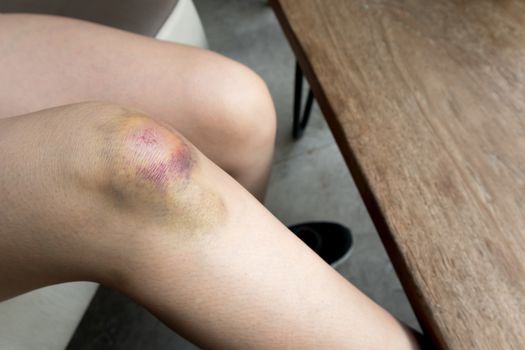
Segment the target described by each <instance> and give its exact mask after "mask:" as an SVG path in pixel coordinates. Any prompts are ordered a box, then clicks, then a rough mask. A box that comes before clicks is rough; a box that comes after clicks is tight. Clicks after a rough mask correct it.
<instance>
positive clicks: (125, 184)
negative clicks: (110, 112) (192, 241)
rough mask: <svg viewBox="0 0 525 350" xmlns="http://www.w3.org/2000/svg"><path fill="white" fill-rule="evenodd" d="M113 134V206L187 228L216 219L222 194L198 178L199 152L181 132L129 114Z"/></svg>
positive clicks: (147, 218)
mask: <svg viewBox="0 0 525 350" xmlns="http://www.w3.org/2000/svg"><path fill="white" fill-rule="evenodd" d="M117 134H118V136H117V137H118V138H119V141H118V142H117V146H116V149H115V151H114V152H112V153H113V154H114V155H116V161H115V162H114V164H113V174H112V175H111V178H112V181H111V186H110V187H111V192H112V200H113V201H114V202H115V205H116V206H118V207H120V208H122V209H125V210H127V211H128V212H131V213H133V214H134V215H142V214H144V217H145V219H146V220H152V221H154V222H155V223H156V224H159V225H162V224H169V225H171V226H177V227H184V229H185V231H188V230H190V231H192V230H196V229H197V228H201V227H202V226H210V225H212V224H214V223H216V222H219V221H220V218H221V217H222V214H223V211H224V204H223V202H222V199H221V197H220V196H219V195H218V194H217V193H216V192H215V191H214V190H213V189H211V188H209V187H207V186H205V185H204V184H203V183H202V181H199V177H201V176H202V174H200V173H199V175H197V174H196V173H197V169H198V158H199V155H198V152H197V151H196V150H195V149H194V148H193V147H192V146H191V145H190V144H189V143H188V142H187V141H186V140H185V139H184V138H183V137H182V136H180V135H179V134H177V133H176V132H174V131H172V130H170V129H168V128H167V127H165V126H163V125H161V124H159V123H157V122H156V121H153V120H152V119H149V118H147V117H144V116H131V117H129V118H128V119H127V120H126V122H125V123H124V125H123V126H122V128H121V130H120V132H118V133H117Z"/></svg>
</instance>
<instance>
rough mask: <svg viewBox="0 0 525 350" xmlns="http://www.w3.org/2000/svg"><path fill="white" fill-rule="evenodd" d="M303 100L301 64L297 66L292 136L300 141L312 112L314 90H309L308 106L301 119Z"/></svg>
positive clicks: (305, 107)
mask: <svg viewBox="0 0 525 350" xmlns="http://www.w3.org/2000/svg"><path fill="white" fill-rule="evenodd" d="M302 99H303V71H302V70H301V67H300V66H299V63H296V64H295V91H294V104H293V130H292V135H293V138H294V139H295V140H299V139H300V138H301V137H302V136H303V133H304V130H305V129H306V125H307V124H308V119H309V118H310V113H311V111H312V104H313V102H314V94H313V93H312V89H308V96H307V97H306V105H305V106H304V111H303V113H302V118H301V106H302Z"/></svg>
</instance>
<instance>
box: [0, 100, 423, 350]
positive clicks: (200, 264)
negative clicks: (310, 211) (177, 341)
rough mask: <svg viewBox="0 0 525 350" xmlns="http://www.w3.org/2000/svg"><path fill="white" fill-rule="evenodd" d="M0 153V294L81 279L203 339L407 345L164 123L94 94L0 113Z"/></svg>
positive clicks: (400, 332) (383, 317)
mask: <svg viewBox="0 0 525 350" xmlns="http://www.w3.org/2000/svg"><path fill="white" fill-rule="evenodd" d="M88 116H89V118H88ZM0 163H1V164H9V166H7V167H2V168H0V196H1V197H2V199H3V200H2V201H1V202H0V223H1V225H0V251H2V254H0V279H2V281H4V283H2V286H1V288H0V298H2V299H5V298H9V297H11V296H14V295H17V294H19V293H22V292H24V291H28V290H31V289H34V288H37V287H40V286H44V285H49V284H52V283H59V282H66V281H75V280H94V281H99V282H102V283H105V284H108V285H110V286H113V287H115V288H118V289H120V290H121V291H123V292H124V293H127V294H128V295H130V296H132V297H133V298H135V299H136V300H137V301H139V302H141V303H142V304H144V305H145V306H147V307H148V308H149V309H150V310H151V311H152V312H154V313H155V314H156V315H157V316H158V317H160V318H161V319H162V320H164V321H165V322H166V323H167V324H168V325H169V326H170V327H172V328H173V329H175V330H177V331H178V332H180V333H181V334H182V335H184V336H186V337H188V338H189V339H190V340H192V341H193V342H195V343H196V344H198V345H200V346H202V347H204V348H227V349H246V348H252V349H278V348H290V349H415V348H416V345H415V343H414V340H413V338H412V336H411V334H410V333H409V332H408V331H407V330H406V329H405V328H404V327H403V326H402V325H400V324H399V323H398V322H397V321H396V320H395V319H394V318H392V317H391V316H390V315H389V314H388V313H387V312H385V311H384V310H383V309H381V308H380V307H379V306H377V305H376V304H374V303H373V302H372V301H371V300H369V299H368V298H367V297H366V296H364V295H363V294H362V293H360V292H359V291H358V290H357V289H356V288H354V287H353V286H352V285H351V284H350V283H349V282H348V281H346V280H345V279H344V278H342V277H341V276H340V275H339V274H338V273H337V272H335V271H334V270H333V269H332V268H331V267H330V266H328V265H326V264H325V263H324V262H323V261H322V260H321V259H320V258H319V257H317V256H316V255H315V254H314V253H313V252H311V250H309V248H307V247H306V246H305V245H304V244H303V243H302V242H301V241H299V240H298V239H297V238H296V237H295V236H294V235H293V234H291V233H290V232H289V231H288V230H287V228H286V227H285V226H283V225H282V224H281V223H280V222H279V221H278V220H277V219H275V218H274V217H273V216H272V215H271V214H270V213H269V212H268V211H267V210H266V209H265V208H264V207H263V206H262V205H261V204H260V203H259V202H258V201H257V200H256V199H255V198H254V197H253V196H252V195H250V194H249V193H248V192H247V191H246V190H245V189H244V188H243V187H242V186H240V185H239V184H238V183H237V182H236V181H235V180H234V179H232V178H231V177H230V176H229V175H228V174H226V173H225V172H224V171H222V170H221V169H220V168H219V167H218V166H216V165H215V164H214V163H212V162H211V161H210V160H208V158H206V156H204V155H203V154H202V153H200V152H199V151H198V150H197V149H196V148H195V147H194V146H193V145H192V144H191V143H190V142H189V141H188V140H186V139H184V138H183V137H182V136H181V135H180V134H179V133H178V132H176V131H175V130H173V129H172V128H171V127H169V126H167V125H164V124H160V123H158V122H156V121H154V120H153V119H150V118H148V117H145V116H144V115H142V114H140V113H137V112H129V111H127V110H125V109H122V108H120V107H115V106H111V105H104V104H97V103H88V104H77V105H71V106H65V107H59V108H54V109H50V110H44V111H40V112H35V113H32V114H29V115H24V116H19V117H13V118H7V119H3V120H0Z"/></svg>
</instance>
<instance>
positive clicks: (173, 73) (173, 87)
mask: <svg viewBox="0 0 525 350" xmlns="http://www.w3.org/2000/svg"><path fill="white" fill-rule="evenodd" d="M0 77H2V80H1V82H0V118H2V117H9V116H13V115H20V114H24V113H29V112H32V111H35V110H39V109H43V108H49V107H52V106H57V105H63V104H69V103H75V102H80V101H88V100H101V101H113V102H117V103H120V104H123V105H126V106H130V107H133V108H137V109H140V110H143V111H145V112H146V113H148V114H150V115H153V116H155V118H158V119H159V120H160V121H164V122H166V123H168V124H169V125H171V126H173V127H176V128H177V130H179V132H181V133H182V134H183V135H184V136H185V137H186V138H188V139H189V140H190V141H191V142H192V143H193V144H195V145H196V146H197V147H198V148H199V149H200V150H201V151H202V152H203V153H204V154H205V155H206V156H207V157H209V158H210V159H211V160H212V161H213V162H215V163H216V164H218V165H219V166H220V167H221V168H223V169H224V170H225V171H227V172H228V173H229V174H230V175H232V176H233V177H234V178H235V179H236V180H237V181H239V182H240V183H241V184H242V185H243V186H245V187H246V188H247V189H248V190H249V191H250V192H252V193H253V194H255V195H256V196H257V197H259V198H262V197H263V193H264V188H265V185H266V180H267V176H268V170H269V165H270V163H271V158H272V153H273V147H274V138H275V124H276V123H275V112H274V108H273V104H272V101H271V98H270V95H269V93H268V90H267V88H266V86H265V84H264V82H263V81H262V80H261V79H260V78H259V77H258V76H257V75H256V74H255V73H253V72H252V71H251V70H249V69H248V68H246V67H245V66H243V65H241V64H239V63H236V62H234V61H232V60H230V59H227V58H225V57H223V56H220V55H218V54H215V53H212V52H210V51H206V50H202V49H198V48H192V47H189V46H184V45H177V44H173V43H167V42H161V41H158V40H155V39H152V38H147V37H143V36H139V35H135V34H131V33H127V32H124V31H121V30H117V29H113V28H109V27H105V26H101V25H97V24H92V23H88V22H84V21H79V20H74V19H67V18H61V17H51V16H39V15H5V14H4V15H1V14H0ZM88 117H89V116H88Z"/></svg>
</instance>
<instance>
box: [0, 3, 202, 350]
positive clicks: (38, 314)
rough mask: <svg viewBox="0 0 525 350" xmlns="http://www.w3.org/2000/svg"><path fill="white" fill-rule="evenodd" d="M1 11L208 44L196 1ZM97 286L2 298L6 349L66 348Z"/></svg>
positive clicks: (10, 6) (0, 333) (0, 344)
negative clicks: (72, 19)
mask: <svg viewBox="0 0 525 350" xmlns="http://www.w3.org/2000/svg"><path fill="white" fill-rule="evenodd" d="M144 6H146V8H144ZM0 12H33V13H34V12H36V13H45V14H55V15H63V16H68V17H76V18H81V19H85V20H90V21H93V22H98V23H102V24H105V25H110V26H114V27H118V28H121V29H125V30H129V31H133V32H137V33H140V34H144V35H150V36H155V37H156V38H157V39H160V40H167V41H174V42H179V43H184V44H188V45H194V46H199V47H207V42H206V36H205V34H204V30H203V28H202V24H201V21H200V19H199V16H198V14H197V11H196V9H195V6H194V4H193V2H192V0H178V1H177V0H127V1H119V0H50V1H47V0H2V1H0ZM97 287H98V285H97V284H96V283H92V282H75V283H65V284H61V285H55V286H50V287H46V288H41V289H39V290H35V291H32V292H29V293H26V294H24V295H21V296H18V297H16V298H13V299H10V300H6V301H4V302H1V303H0V350H62V349H64V348H66V346H67V344H68V342H69V340H70V339H71V336H72V335H73V333H74V331H75V329H76V327H77V325H78V323H79V322H80V320H81V319H82V315H83V314H84V312H85V311H86V309H87V307H88V306H89V303H90V301H91V299H92V298H93V295H94V294H95V292H96V290H97Z"/></svg>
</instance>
